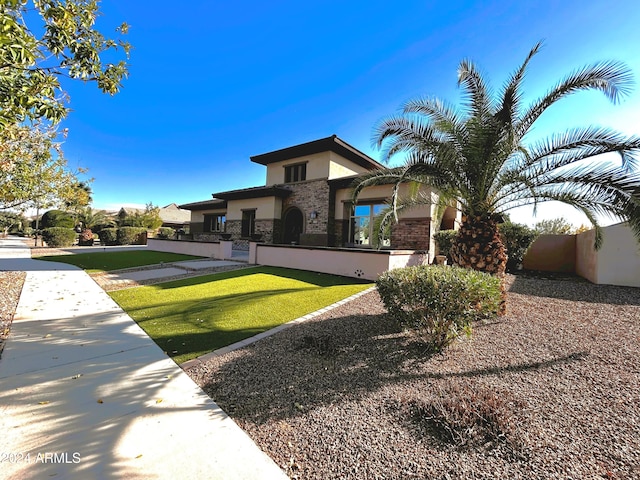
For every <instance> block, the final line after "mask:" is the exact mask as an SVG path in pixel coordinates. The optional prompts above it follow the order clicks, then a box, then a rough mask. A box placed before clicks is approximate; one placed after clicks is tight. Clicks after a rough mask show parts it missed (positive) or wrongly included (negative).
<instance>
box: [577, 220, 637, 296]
mask: <svg viewBox="0 0 640 480" xmlns="http://www.w3.org/2000/svg"><path fill="white" fill-rule="evenodd" d="M602 230H603V242H602V248H601V249H600V250H598V251H597V252H595V253H596V258H597V265H598V267H597V271H598V273H597V283H599V284H605V285H624V286H629V287H640V244H639V243H638V241H637V240H636V239H635V237H634V236H633V233H632V232H631V228H629V226H628V225H627V224H626V223H621V224H618V225H611V226H609V227H605V228H603V229H602ZM586 247H588V245H585V248H586ZM591 248H593V244H591Z"/></svg>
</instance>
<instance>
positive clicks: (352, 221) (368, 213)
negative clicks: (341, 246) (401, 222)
mask: <svg viewBox="0 0 640 480" xmlns="http://www.w3.org/2000/svg"><path fill="white" fill-rule="evenodd" d="M385 207H386V205H385V204H383V203H376V204H368V205H356V206H355V208H353V209H352V211H351V217H350V218H349V243H351V244H353V245H358V246H360V245H363V246H370V245H371V244H372V243H373V236H374V230H373V229H374V227H375V218H376V217H377V216H378V215H379V214H380V213H381V212H382V211H383V210H384V209H385ZM389 237H390V235H389V232H385V235H384V238H383V239H382V246H383V247H388V246H390V245H391V239H390V238H389Z"/></svg>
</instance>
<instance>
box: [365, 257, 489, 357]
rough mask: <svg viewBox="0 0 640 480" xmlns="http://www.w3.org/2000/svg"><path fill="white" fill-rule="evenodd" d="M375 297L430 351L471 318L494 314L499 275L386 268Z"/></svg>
mask: <svg viewBox="0 0 640 480" xmlns="http://www.w3.org/2000/svg"><path fill="white" fill-rule="evenodd" d="M376 286H377V287H378V292H379V293H380V298H381V299H382V302H383V303H384V305H385V307H386V308H387V310H388V312H389V314H390V315H391V316H392V317H393V318H394V319H395V321H396V322H398V324H399V326H401V327H404V328H407V329H409V330H411V331H413V332H415V333H417V334H418V335H419V336H420V337H421V338H422V339H423V341H424V342H425V343H426V344H427V346H428V347H429V349H430V350H431V351H436V352H437V351H440V350H441V349H443V348H445V347H446V346H448V345H449V344H451V343H452V342H453V341H454V340H455V339H456V338H457V337H458V336H459V335H460V334H461V333H466V334H467V335H469V334H470V333H471V322H472V321H474V320H479V319H482V318H491V317H495V316H496V315H497V313H498V310H499V307H500V302H501V295H500V279H499V278H497V277H493V276H491V275H489V274H486V273H482V272H478V271H475V270H468V269H463V268H459V267H439V266H426V265H422V266H416V267H407V268H399V269H396V270H389V271H387V272H385V273H383V274H382V275H380V277H379V278H378V280H377V282H376Z"/></svg>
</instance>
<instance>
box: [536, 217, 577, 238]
mask: <svg viewBox="0 0 640 480" xmlns="http://www.w3.org/2000/svg"><path fill="white" fill-rule="evenodd" d="M533 228H534V230H535V231H536V232H538V234H540V235H542V234H546V235H568V234H571V233H573V232H574V231H575V230H576V228H575V227H574V226H573V225H572V224H571V223H569V221H568V220H567V219H566V218H563V217H560V218H550V219H546V220H540V221H539V222H536V224H535V226H534V227H533Z"/></svg>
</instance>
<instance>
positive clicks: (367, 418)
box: [187, 276, 640, 479]
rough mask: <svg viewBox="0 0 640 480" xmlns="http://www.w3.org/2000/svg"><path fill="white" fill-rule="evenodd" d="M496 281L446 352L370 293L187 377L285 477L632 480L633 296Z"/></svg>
mask: <svg viewBox="0 0 640 480" xmlns="http://www.w3.org/2000/svg"><path fill="white" fill-rule="evenodd" d="M508 281H509V283H510V287H509V288H510V289H509V294H508V302H509V303H508V305H509V312H508V314H507V315H506V316H505V317H502V318H500V319H498V320H496V321H493V322H490V323H485V324H479V325H476V326H475V327H474V334H473V337H472V338H471V339H463V340H462V341H459V342H456V343H455V344H454V345H453V346H452V347H451V348H449V349H448V350H447V351H446V352H445V353H444V354H439V355H429V354H427V353H426V352H425V351H424V349H423V347H422V345H421V344H420V342H418V341H417V339H416V338H414V337H412V336H411V335H409V334H407V333H404V332H399V331H398V330H397V328H395V327H394V325H393V322H392V321H391V320H390V319H389V318H388V316H387V315H386V314H385V310H384V308H383V306H382V305H381V303H380V300H379V297H378V296H377V293H376V292H373V293H370V294H367V295H364V296H362V297H360V298H358V299H356V300H354V301H352V302H349V303H347V304H345V305H343V306H341V307H339V308H337V309H334V310H332V311H330V312H328V313H325V314H323V315H320V316H318V317H316V318H314V319H313V320H311V321H309V322H307V323H304V324H301V325H299V326H296V327H294V328H290V329H287V330H285V331H283V332H281V333H278V334H276V335H274V336H272V337H269V338H267V339H264V340H261V341H260V342H257V343H255V344H253V345H251V346H249V347H246V348H244V349H241V350H236V351H234V352H230V353H228V354H226V355H223V356H220V357H217V358H213V359H211V360H210V361H208V362H206V363H202V364H199V365H196V366H194V367H192V368H190V369H188V370H187V372H188V373H189V375H190V376H191V377H192V378H193V379H194V380H195V381H196V382H197V383H198V384H200V385H201V386H202V387H203V388H204V389H205V391H206V392H207V393H208V394H209V395H210V396H211V398H212V399H213V400H215V401H216V402H217V403H218V404H219V405H220V406H221V407H222V408H223V409H224V410H225V411H226V412H227V413H229V414H230V416H231V417H232V418H233V419H234V420H235V421H236V422H237V423H238V424H239V425H240V426H241V427H242V428H243V429H244V430H245V431H246V432H248V433H249V435H250V436H251V437H252V438H253V439H254V440H255V441H256V442H257V443H258V445H260V447H261V448H262V449H263V450H264V451H265V452H266V453H267V454H269V455H270V456H271V457H272V458H273V459H274V460H275V461H276V462H277V463H278V464H279V465H280V466H281V467H282V468H283V469H284V470H285V471H286V473H287V474H288V475H289V476H290V477H291V478H300V479H303V478H304V479H337V478H353V479H406V478H420V479H425V478H434V479H485V478H486V479H495V478H510V479H548V478H564V479H595V478H605V479H610V478H616V479H627V478H631V479H632V478H640V434H639V432H640V289H634V288H624V287H610V286H602V285H600V286H598V285H592V284H590V283H588V282H584V281H578V280H576V279H572V278H561V279H544V278H535V277H530V276H529V277H527V276H516V277H514V276H509V277H508Z"/></svg>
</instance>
